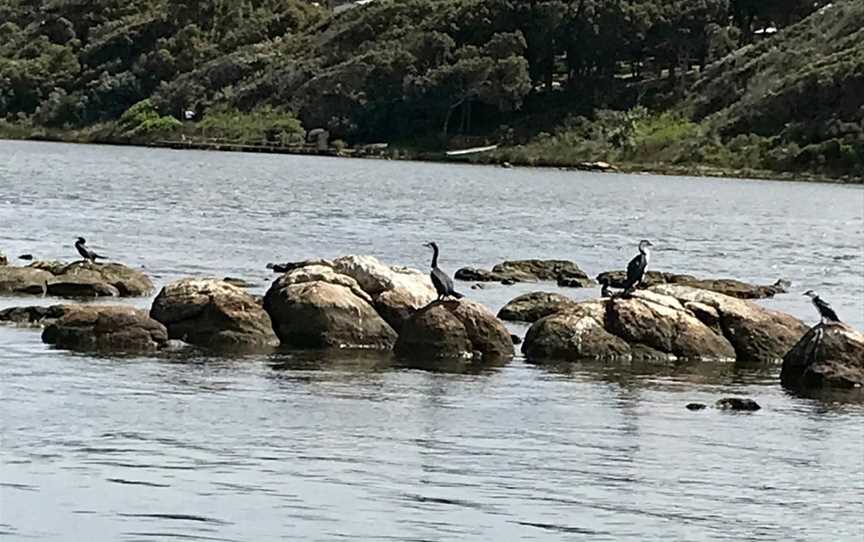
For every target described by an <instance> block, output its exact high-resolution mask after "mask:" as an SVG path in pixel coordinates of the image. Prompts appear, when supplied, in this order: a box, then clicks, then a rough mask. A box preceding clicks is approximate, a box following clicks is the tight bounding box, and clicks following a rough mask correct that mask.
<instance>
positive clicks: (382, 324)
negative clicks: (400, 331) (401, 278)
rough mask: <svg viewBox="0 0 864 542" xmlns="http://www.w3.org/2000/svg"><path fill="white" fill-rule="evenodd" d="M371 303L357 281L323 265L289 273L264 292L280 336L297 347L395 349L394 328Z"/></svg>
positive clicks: (267, 307) (271, 316) (265, 301)
mask: <svg viewBox="0 0 864 542" xmlns="http://www.w3.org/2000/svg"><path fill="white" fill-rule="evenodd" d="M372 303H373V300H372V297H371V296H370V295H369V294H367V293H366V292H365V291H364V290H363V289H362V288H361V287H360V285H359V284H358V283H357V281H356V280H354V279H353V278H351V277H349V276H347V275H342V274H340V273H337V272H336V271H334V270H333V269H332V268H330V267H325V266H320V265H313V266H309V267H301V268H297V269H294V270H293V271H290V272H289V273H286V274H285V275H283V276H281V277H280V278H279V279H277V280H276V281H275V282H274V283H273V284H272V285H271V286H270V289H269V290H268V291H267V294H266V295H265V296H264V308H265V310H266V311H267V312H268V313H269V314H270V318H271V319H272V321H273V328H274V330H275V331H276V335H277V336H278V337H279V339H280V340H281V341H282V343H283V344H285V345H288V346H291V347H295V348H376V349H389V348H392V347H393V345H394V343H395V342H396V332H395V331H394V330H393V328H392V327H391V326H390V325H389V324H388V323H387V322H386V321H384V319H383V318H382V317H381V316H379V314H378V313H377V312H376V311H375V309H374V307H373V306H372Z"/></svg>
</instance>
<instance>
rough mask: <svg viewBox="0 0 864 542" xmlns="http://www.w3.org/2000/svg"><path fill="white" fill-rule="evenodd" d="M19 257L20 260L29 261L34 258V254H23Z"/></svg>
mask: <svg viewBox="0 0 864 542" xmlns="http://www.w3.org/2000/svg"><path fill="white" fill-rule="evenodd" d="M18 259H19V260H26V261H28V262H29V261H31V260H32V259H33V255H32V254H22V255H20V256H18Z"/></svg>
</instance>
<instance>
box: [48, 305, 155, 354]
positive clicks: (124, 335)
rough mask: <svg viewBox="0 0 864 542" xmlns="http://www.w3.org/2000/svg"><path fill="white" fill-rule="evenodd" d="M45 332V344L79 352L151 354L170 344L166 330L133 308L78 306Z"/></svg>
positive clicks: (73, 307) (72, 307) (145, 314)
mask: <svg viewBox="0 0 864 542" xmlns="http://www.w3.org/2000/svg"><path fill="white" fill-rule="evenodd" d="M69 307H71V308H70V310H68V311H67V312H66V313H65V314H64V315H63V316H62V317H60V318H59V319H58V320H56V321H55V322H54V323H52V324H50V325H48V326H47V327H46V328H45V330H44V331H43V332H42V341H43V342H46V343H48V344H53V345H54V346H56V347H58V348H64V349H69V350H78V351H105V352H126V353H150V352H156V351H158V350H160V349H162V348H164V347H165V346H166V345H167V344H168V331H167V330H166V329H165V326H163V325H162V324H160V323H159V322H157V321H156V320H153V319H152V318H150V317H149V316H148V315H147V313H146V312H145V311H143V310H140V309H134V308H131V307H118V306H107V305H75V306H69Z"/></svg>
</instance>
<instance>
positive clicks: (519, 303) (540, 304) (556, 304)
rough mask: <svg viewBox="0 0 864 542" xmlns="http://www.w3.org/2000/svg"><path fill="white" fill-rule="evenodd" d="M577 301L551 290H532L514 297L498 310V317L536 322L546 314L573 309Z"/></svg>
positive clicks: (513, 320)
mask: <svg viewBox="0 0 864 542" xmlns="http://www.w3.org/2000/svg"><path fill="white" fill-rule="evenodd" d="M576 305H577V303H576V301H574V300H572V299H570V298H569V297H567V296H565V295H561V294H555V293H551V292H531V293H528V294H523V295H520V296H519V297H516V298H514V299H512V300H511V301H510V302H509V303H507V304H506V305H504V307H503V308H502V309H501V310H500V311H498V318H500V319H502V320H507V321H511V322H536V321H537V320H539V319H541V318H543V317H544V316H549V315H550V314H554V313H556V312H559V311H562V310H565V309H571V308H573V307H575V306H576Z"/></svg>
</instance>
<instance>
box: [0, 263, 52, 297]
mask: <svg viewBox="0 0 864 542" xmlns="http://www.w3.org/2000/svg"><path fill="white" fill-rule="evenodd" d="M53 279H54V275H52V274H51V273H49V272H48V271H44V270H42V269H35V268H32V267H15V266H11V265H4V266H0V293H4V294H29V295H44V294H45V291H46V289H47V284H48V282H49V281H50V280H53Z"/></svg>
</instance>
